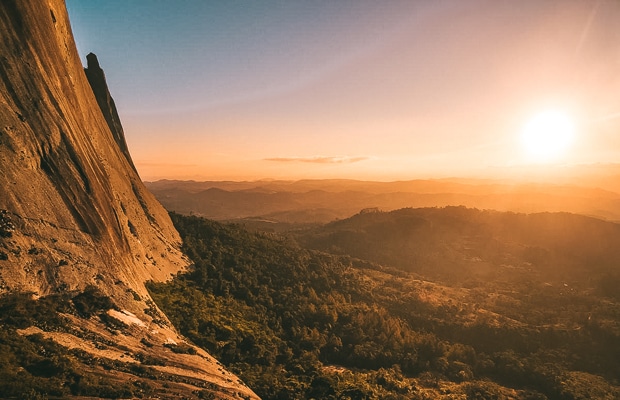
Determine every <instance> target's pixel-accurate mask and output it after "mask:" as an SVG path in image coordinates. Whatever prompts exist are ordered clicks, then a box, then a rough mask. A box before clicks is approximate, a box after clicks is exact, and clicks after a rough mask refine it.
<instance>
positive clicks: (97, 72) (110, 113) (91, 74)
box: [84, 53, 135, 169]
mask: <svg viewBox="0 0 620 400" xmlns="http://www.w3.org/2000/svg"><path fill="white" fill-rule="evenodd" d="M86 62H87V64H86V65H87V67H86V68H84V72H85V73H86V78H88V83H89V84H90V87H91V88H92V89H93V93H94V94H95V99H97V104H99V108H100V109H101V112H102V113H103V117H104V118H105V120H106V122H107V123H108V128H110V132H112V136H113V137H114V140H116V144H118V147H119V148H120V149H121V151H122V152H123V154H124V155H125V158H126V159H127V161H128V162H129V164H130V165H131V166H132V168H134V169H135V166H134V164H133V161H132V159H131V155H130V154H129V148H128V147H127V141H126V140H125V132H124V131H123V125H122V124H121V119H120V117H119V116H118V111H117V110H116V105H115V104H114V99H112V95H110V91H109V90H108V84H107V82H106V80H105V74H104V73H103V70H102V69H101V67H100V66H99V60H98V59H97V56H96V55H95V54H93V53H89V54H88V55H87V56H86Z"/></svg>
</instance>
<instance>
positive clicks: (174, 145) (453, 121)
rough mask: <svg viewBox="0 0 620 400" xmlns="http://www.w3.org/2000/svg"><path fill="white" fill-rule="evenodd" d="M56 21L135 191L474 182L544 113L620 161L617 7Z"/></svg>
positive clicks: (323, 6) (144, 4)
mask: <svg viewBox="0 0 620 400" xmlns="http://www.w3.org/2000/svg"><path fill="white" fill-rule="evenodd" d="M67 5H68V9H69V12H70V17H71V20H72V26H73V29H74V35H75V36H76V41H77V44H78V48H79V51H80V53H81V54H82V55H83V56H84V55H85V54H87V53H88V52H91V51H92V52H94V53H96V54H97V55H98V57H99V60H100V63H101V65H102V67H103V68H104V70H105V71H106V76H107V79H108V84H109V86H110V90H111V92H112V95H113V96H114V98H115V100H116V103H117V107H118V109H119V113H120V115H121V120H122V122H123V125H124V127H125V132H126V135H127V142H128V144H129V146H130V151H131V153H132V155H133V158H134V161H135V163H136V166H137V168H138V169H139V171H140V174H141V176H142V178H143V179H145V180H155V179H161V178H175V179H197V180H223V179H231V180H241V179H261V178H287V179H298V178H327V177H338V178H355V179H367V180H395V179H410V178H420V177H424V178H427V177H444V176H463V175H468V176H471V175H476V176H484V175H489V174H491V173H493V171H497V170H502V169H505V168H506V167H518V166H522V165H524V164H527V163H528V162H530V160H529V159H528V157H527V154H525V153H524V152H523V149H522V146H521V144H520V142H519V136H520V135H521V132H522V130H523V128H524V126H525V125H526V124H527V122H528V121H529V120H530V119H531V118H532V116H534V115H536V114H538V113H540V112H542V111H544V110H548V109H554V110H562V111H563V112H564V113H565V114H566V115H569V116H570V118H571V120H572V121H573V123H574V125H575V140H574V142H573V143H572V144H571V146H570V147H569V148H567V149H566V151H565V152H564V153H563V154H562V156H561V157H556V158H555V159H554V160H552V161H553V162H554V163H560V164H564V163H568V164H571V163H610V162H618V161H620V29H618V21H620V2H618V1H614V0H607V1H605V0H602V1H582V0H577V1H568V0H558V1H551V0H542V1H540V0H533V1H518V2H517V1H501V0H500V1H482V0H471V1H457V0H454V1H428V2H426V1H419V2H418V1H415V2H413V1H388V2H380V3H379V2H374V1H373V2H370V1H369V2H365V1H350V2H348V1H342V2H328V1H325V2H321V1H317V2H298V3H294V2H282V1H262V2H252V3H247V2H235V1H230V2H204V1H193V2H192V1H184V2H181V3H176V2H150V1H132V2H125V1H89V2H80V1H78V0H67ZM550 162H551V160H550ZM543 165H544V162H543Z"/></svg>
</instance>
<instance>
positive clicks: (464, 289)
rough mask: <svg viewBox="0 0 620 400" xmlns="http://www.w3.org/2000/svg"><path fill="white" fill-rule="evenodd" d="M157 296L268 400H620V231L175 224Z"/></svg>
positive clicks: (562, 224) (423, 214)
mask: <svg viewBox="0 0 620 400" xmlns="http://www.w3.org/2000/svg"><path fill="white" fill-rule="evenodd" d="M171 217H172V219H173V222H174V224H175V226H176V227H177V229H178V230H179V232H180V234H181V236H182V238H183V251H184V252H185V254H187V255H188V256H189V257H190V258H191V260H192V261H193V267H192V268H191V270H190V271H189V272H186V273H183V274H180V275H179V276H177V277H176V278H175V279H174V280H173V281H172V282H169V283H157V284H155V283H151V284H149V290H150V292H151V295H152V296H153V298H154V300H155V301H156V303H157V304H158V306H159V307H161V309H162V310H163V311H164V312H165V313H166V314H167V315H168V317H169V318H170V319H171V321H172V322H173V324H174V325H175V326H176V327H177V328H178V329H180V331H181V332H182V333H183V334H184V335H185V336H186V337H187V338H188V339H189V340H191V341H192V342H194V343H195V344H197V345H199V346H201V347H203V348H205V349H207V350H208V351H209V352H210V353H211V354H213V355H214V356H215V357H216V358H217V359H218V360H220V361H221V362H222V363H223V364H224V365H225V366H226V367H227V368H229V369H230V370H231V371H232V372H234V373H236V374H238V375H239V376H240V377H241V378H242V379H243V380H244V381H245V382H246V383H247V384H248V385H249V386H250V387H251V388H252V389H253V390H254V391H255V392H256V393H257V394H258V395H259V396H261V397H262V398H263V399H312V398H314V399H432V398H440V397H445V398H451V396H456V397H453V398H459V396H461V397H463V396H464V397H465V398H471V399H508V398H521V399H546V398H547V399H586V398H603V399H604V398H608V399H614V398H618V397H619V396H620V389H619V387H618V384H619V382H618V380H619V378H620V304H619V301H620V299H619V298H618V295H617V292H616V291H615V288H616V287H617V285H616V284H617V283H618V282H619V275H618V268H619V267H620V265H619V264H618V260H619V251H620V250H618V249H620V247H615V246H616V245H617V244H618V242H619V240H620V232H619V227H618V225H617V224H611V223H606V222H603V221H600V220H595V219H591V218H587V217H580V216H575V215H571V214H548V213H546V214H540V215H529V216H526V215H524V214H514V213H496V212H488V211H479V210H474V209H466V208H463V207H449V208H445V209H438V208H431V209H405V210H399V211H395V212H391V213H381V212H372V213H363V214H359V215H357V216H354V217H352V218H351V219H348V220H343V221H336V222H334V223H332V224H328V225H326V226H323V227H320V228H315V229H312V230H305V231H298V232H295V233H294V234H288V235H285V234H275V233H265V232H250V231H247V230H246V229H244V228H243V227H242V226H240V225H232V224H228V225H227V224H221V223H217V222H214V221H210V220H206V219H202V218H199V217H194V216H182V215H179V214H174V213H172V214H171Z"/></svg>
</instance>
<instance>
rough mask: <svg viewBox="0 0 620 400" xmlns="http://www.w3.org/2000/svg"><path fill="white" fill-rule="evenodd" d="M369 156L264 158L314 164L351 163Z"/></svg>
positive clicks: (366, 158)
mask: <svg viewBox="0 0 620 400" xmlns="http://www.w3.org/2000/svg"><path fill="white" fill-rule="evenodd" d="M369 158H370V157H364V156H358V157H349V156H344V157H325V156H314V157H274V158H266V159H265V160H266V161H275V162H304V163H315V164H352V163H356V162H360V161H365V160H368V159H369Z"/></svg>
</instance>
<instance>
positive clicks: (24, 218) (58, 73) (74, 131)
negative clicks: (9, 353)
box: [0, 0, 257, 399]
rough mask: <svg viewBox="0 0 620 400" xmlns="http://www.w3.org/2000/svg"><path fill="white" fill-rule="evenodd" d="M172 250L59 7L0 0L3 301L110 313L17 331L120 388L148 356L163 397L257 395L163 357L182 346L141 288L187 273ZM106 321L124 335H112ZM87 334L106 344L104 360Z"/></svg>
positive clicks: (189, 362) (37, 0)
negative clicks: (87, 362) (83, 360)
mask: <svg viewBox="0 0 620 400" xmlns="http://www.w3.org/2000/svg"><path fill="white" fill-rule="evenodd" d="M87 76H88V78H87ZM89 81H90V82H89ZM180 245H181V242H180V237H179V235H178V233H177V232H176V230H175V228H174V226H173V225H172V222H171V220H170V218H169V216H168V213H167V212H166V210H165V209H164V208H163V207H162V206H161V205H160V204H159V203H158V202H157V201H156V200H155V198H154V197H153V196H152V195H151V193H149V192H148V191H147V190H146V188H145V187H144V185H143V184H142V182H141V180H140V177H139V176H138V173H137V172H136V169H135V167H134V165H133V163H132V160H131V156H130V154H129V150H128V148H127V144H126V142H125V137H124V133H123V128H122V126H121V124H120V120H119V118H118V114H117V112H116V107H115V105H114V102H113V100H112V97H111V96H110V93H109V91H108V88H107V85H106V82H105V76H104V74H103V71H102V70H101V68H100V67H99V63H98V61H97V58H96V57H95V56H94V55H89V56H88V68H87V69H86V72H85V70H84V68H83V66H82V63H81V61H80V59H79V56H78V53H77V49H76V46H75V43H74V39H73V35H72V32H71V27H70V24H69V19H68V14H67V11H66V7H65V4H64V2H63V1H62V0H3V1H2V2H0V295H2V294H7V293H23V292H26V293H32V295H33V297H34V298H37V297H39V296H47V295H52V294H58V293H61V294H62V293H65V294H71V293H80V292H82V291H84V290H85V289H86V290H89V291H91V292H92V290H93V288H95V289H94V290H97V291H98V292H97V293H102V294H103V295H105V296H109V298H110V299H112V300H113V302H114V304H115V307H116V308H115V309H114V310H112V309H111V310H109V312H108V317H105V316H104V317H105V318H99V317H97V316H92V317H89V318H80V317H79V316H76V315H72V316H70V319H71V321H73V323H72V326H68V327H64V328H63V329H64V331H62V332H58V331H49V332H45V331H43V332H41V329H40V327H36V326H33V327H32V329H30V328H29V329H25V330H23V334H24V335H26V334H29V333H33V332H34V333H40V334H42V335H43V336H45V337H48V338H51V339H53V340H56V341H57V342H58V343H59V344H61V345H62V346H66V347H67V348H79V349H81V350H82V351H85V352H86V353H90V354H91V355H92V357H95V358H96V359H100V358H106V357H107V358H111V359H114V362H115V363H116V364H115V365H121V367H120V369H119V370H118V371H116V372H115V371H108V370H104V369H101V368H99V367H96V366H95V367H92V368H94V369H93V373H94V374H100V375H101V374H108V375H109V376H113V377H119V376H120V375H119V374H121V375H123V374H124V375H123V378H122V380H123V381H127V380H135V379H138V378H136V377H135V376H133V377H132V375H131V373H132V372H131V371H133V369H132V368H125V367H122V365H124V363H127V364H131V365H135V364H136V363H138V364H139V363H140V361H139V360H140V359H143V358H144V355H145V354H146V355H148V356H149V357H151V358H153V357H155V358H156V359H158V360H164V361H162V364H161V365H160V366H158V367H157V368H158V369H159V372H158V374H160V373H161V374H162V375H161V376H166V377H167V378H166V379H168V381H167V382H168V383H166V384H165V385H163V384H162V383H161V382H159V383H158V379H154V378H148V377H146V378H145V377H144V376H141V377H140V378H139V379H142V380H144V379H146V380H148V379H152V381H151V383H152V384H153V385H154V386H153V387H157V388H159V389H157V390H161V392H158V393H159V395H160V396H162V398H177V397H178V398H181V397H182V398H191V397H192V396H191V393H194V392H195V391H196V390H205V389H204V388H205V387H206V388H210V389H209V392H211V393H212V394H213V395H212V398H226V399H232V398H257V397H256V395H255V394H254V393H253V392H252V391H251V390H250V389H248V388H247V387H246V386H244V385H243V383H242V382H240V381H239V380H238V379H237V378H236V377H234V376H233V375H232V374H230V373H228V372H226V371H224V370H223V368H222V367H221V365H219V363H217V361H215V360H213V359H212V358H211V357H210V356H209V355H208V354H206V353H205V352H204V351H202V350H200V349H196V350H195V351H191V352H189V353H187V354H177V353H175V352H171V351H170V350H169V346H170V343H180V342H183V338H181V337H179V335H178V334H177V333H176V330H175V329H174V327H172V326H171V325H170V323H169V322H168V321H167V319H166V317H165V316H164V315H162V314H161V312H160V311H159V310H157V308H156V306H155V305H154V304H153V302H152V301H151V298H150V296H149V294H148V291H147V290H146V288H145V282H146V281H149V280H152V281H165V280H168V279H170V277H171V276H172V275H174V274H176V273H178V272H179V271H182V270H184V269H185V268H187V266H188V260H187V259H186V258H185V257H184V256H183V254H182V253H181V251H180ZM110 320H114V321H117V322H116V323H117V324H119V325H118V326H126V328H123V330H122V331H116V330H111V328H110V326H109V321H110ZM106 321H108V325H106ZM118 321H120V322H118ZM111 331H112V332H113V334H112V336H110V335H111V333H110V332H111ZM87 332H90V333H87ZM76 333H79V335H77V336H76ZM91 333H92V334H91ZM90 337H97V338H100V339H101V338H106V337H109V340H107V342H106V343H108V345H107V346H108V350H110V351H108V350H101V346H97V345H95V344H93V343H89V340H90V339H89V338H90ZM113 343H118V346H117V347H118V349H117V350H118V351H117V353H118V354H116V353H114V351H112V350H114V346H115V344H113ZM145 343H146V344H148V346H147V345H146V344H145ZM187 345H188V346H190V347H192V345H191V344H187ZM166 346H168V347H166ZM115 354H116V355H115ZM89 368H90V367H89ZM97 368H98V369H97ZM150 368H151V370H153V368H155V367H150ZM128 371H129V372H128ZM115 379H116V378H115ZM175 382H176V383H175ZM158 385H159V386H158ZM173 392H174V396H173ZM177 395H178V396H177ZM179 396H180V397H179Z"/></svg>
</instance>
